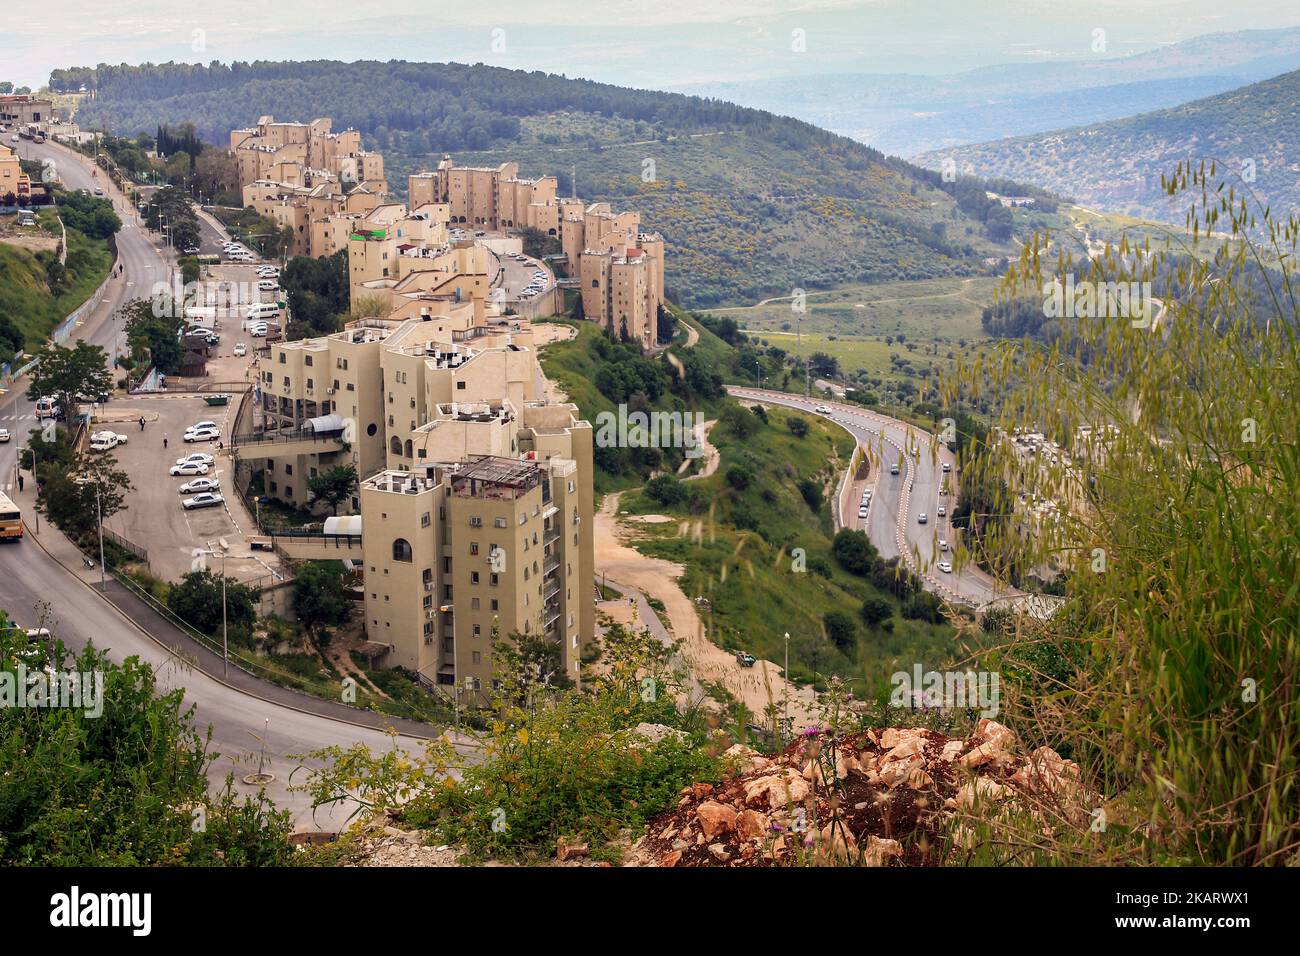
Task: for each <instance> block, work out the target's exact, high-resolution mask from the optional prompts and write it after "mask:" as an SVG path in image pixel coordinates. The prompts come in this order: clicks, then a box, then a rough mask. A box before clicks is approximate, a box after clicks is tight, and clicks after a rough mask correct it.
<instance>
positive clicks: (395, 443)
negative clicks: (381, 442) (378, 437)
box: [388, 435, 402, 455]
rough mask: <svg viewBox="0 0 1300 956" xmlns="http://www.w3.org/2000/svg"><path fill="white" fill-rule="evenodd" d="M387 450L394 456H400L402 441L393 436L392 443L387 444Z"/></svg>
mask: <svg viewBox="0 0 1300 956" xmlns="http://www.w3.org/2000/svg"><path fill="white" fill-rule="evenodd" d="M388 450H389V451H391V452H392V453H393V454H394V455H400V454H401V453H402V440H401V439H400V438H398V437H397V436H396V435H394V436H393V438H392V441H390V442H389V443H388Z"/></svg>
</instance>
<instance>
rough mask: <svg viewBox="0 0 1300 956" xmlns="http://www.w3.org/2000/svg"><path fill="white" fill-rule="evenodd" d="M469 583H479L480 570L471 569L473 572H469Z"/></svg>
mask: <svg viewBox="0 0 1300 956" xmlns="http://www.w3.org/2000/svg"><path fill="white" fill-rule="evenodd" d="M469 583H470V584H478V572H477V571H471V572H470V573H469Z"/></svg>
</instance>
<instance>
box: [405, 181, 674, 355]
mask: <svg viewBox="0 0 1300 956" xmlns="http://www.w3.org/2000/svg"><path fill="white" fill-rule="evenodd" d="M408 195H409V198H410V201H411V203H412V205H415V204H417V203H426V202H437V203H441V204H445V205H446V208H447V216H448V221H449V222H450V223H452V224H456V225H464V226H465V227H466V228H478V229H482V230H484V231H487V230H492V231H508V230H516V229H523V228H530V229H537V230H539V231H540V232H542V233H543V234H545V235H547V236H552V237H554V238H555V239H556V240H557V242H558V243H559V246H560V249H561V251H562V252H563V255H564V258H565V261H566V262H567V264H568V275H569V277H570V279H572V280H576V281H577V283H578V285H579V289H580V292H581V296H582V309H583V316H584V318H586V319H588V320H590V321H592V322H596V323H599V324H600V325H602V326H604V327H606V328H607V329H609V330H610V331H611V332H612V333H613V334H614V335H618V336H622V335H626V336H627V337H628V338H630V339H632V340H633V341H636V342H639V343H641V345H642V347H643V348H650V347H653V346H654V344H655V341H656V337H657V336H656V332H657V325H658V321H657V320H658V315H659V309H660V308H661V307H662V305H663V303H664V258H665V248H664V240H663V237H662V236H661V235H659V234H658V233H647V232H644V231H642V229H641V216H640V214H639V213H637V212H630V211H628V212H615V211H614V210H613V209H612V208H611V207H610V205H609V203H591V204H585V203H583V201H582V200H580V199H577V198H561V197H557V196H556V181H555V178H554V177H553V176H547V177H542V178H541V179H535V180H533V179H521V178H520V177H519V166H518V164H517V163H502V164H501V165H500V166H497V167H467V166H456V165H455V164H454V163H453V162H452V160H451V158H450V157H446V156H444V157H443V159H442V161H441V162H439V164H438V167H437V168H436V169H434V170H432V171H429V172H423V173H416V174H414V175H412V176H411V177H410V178H409V180H408ZM417 265H420V266H421V267H422V265H423V264H421V263H417Z"/></svg>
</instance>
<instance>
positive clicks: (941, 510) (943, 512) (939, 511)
mask: <svg viewBox="0 0 1300 956" xmlns="http://www.w3.org/2000/svg"><path fill="white" fill-rule="evenodd" d="M947 513H948V509H947V508H945V507H944V506H943V505H940V506H939V507H938V509H937V510H936V511H935V514H937V515H938V516H939V517H940V518H942V517H943V516H944V515H946V514H947Z"/></svg>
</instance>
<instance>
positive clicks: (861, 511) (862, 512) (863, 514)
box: [858, 505, 867, 518]
mask: <svg viewBox="0 0 1300 956" xmlns="http://www.w3.org/2000/svg"><path fill="white" fill-rule="evenodd" d="M866 516H867V506H866V505H863V506H862V507H861V508H859V509H858V517H859V518H865V517H866Z"/></svg>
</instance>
